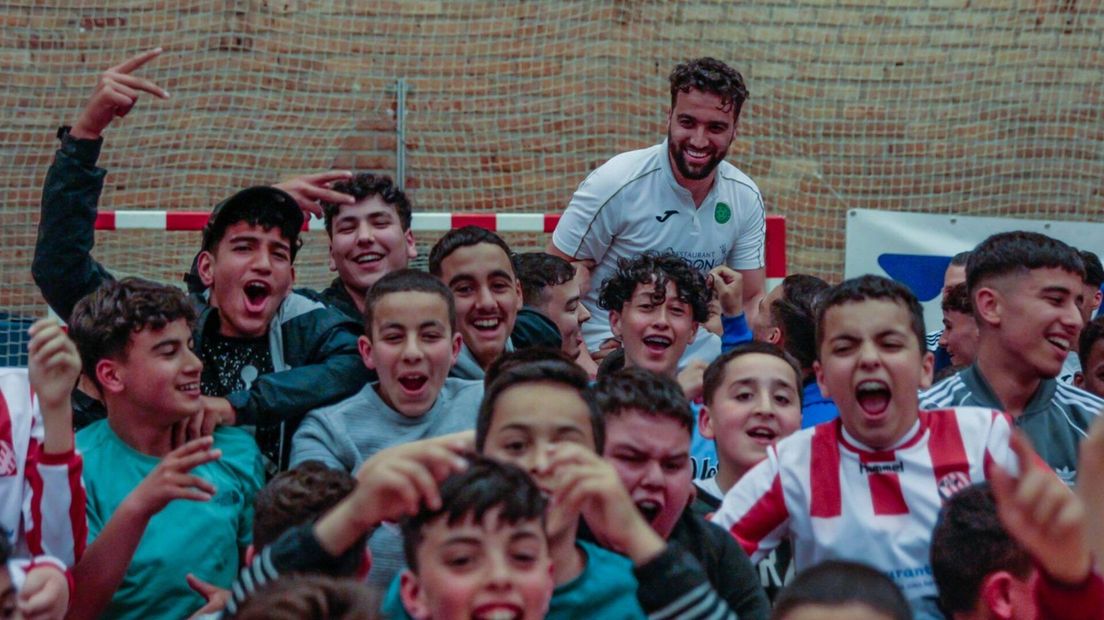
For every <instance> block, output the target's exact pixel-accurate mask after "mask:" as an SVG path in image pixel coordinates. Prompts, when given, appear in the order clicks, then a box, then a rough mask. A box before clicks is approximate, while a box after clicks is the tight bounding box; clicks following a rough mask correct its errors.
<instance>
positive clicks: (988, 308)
mask: <svg viewBox="0 0 1104 620" xmlns="http://www.w3.org/2000/svg"><path fill="white" fill-rule="evenodd" d="M1003 302H1004V300H1003V299H1002V298H1001V294H1000V292H999V291H997V289H995V288H991V287H988V286H983V287H981V288H979V289H978V290H977V291H975V292H974V316H975V317H977V319H978V323H979V325H981V324H985V325H990V326H992V327H999V326H1000V323H1001V310H1002V306H1003V305H1004V304H1003Z"/></svg>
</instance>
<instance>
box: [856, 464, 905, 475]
mask: <svg viewBox="0 0 1104 620" xmlns="http://www.w3.org/2000/svg"><path fill="white" fill-rule="evenodd" d="M859 471H860V472H862V473H864V474H867V475H870V474H899V473H901V472H903V471H905V464H904V463H902V462H901V461H893V462H892V463H859Z"/></svg>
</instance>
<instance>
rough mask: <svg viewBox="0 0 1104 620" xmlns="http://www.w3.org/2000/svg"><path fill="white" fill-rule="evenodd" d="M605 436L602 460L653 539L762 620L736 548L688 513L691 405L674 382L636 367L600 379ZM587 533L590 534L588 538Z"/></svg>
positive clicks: (748, 615) (756, 590)
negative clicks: (680, 552)
mask: <svg viewBox="0 0 1104 620" xmlns="http://www.w3.org/2000/svg"><path fill="white" fill-rule="evenodd" d="M595 392H596V394H597V399H598V409H599V410H600V411H601V412H602V417H603V421H604V423H605V427H606V431H605V435H606V446H605V449H604V450H603V456H604V458H605V459H606V460H607V461H609V462H610V464H611V465H613V467H614V469H616V470H617V474H618V476H620V478H621V482H622V483H623V484H624V485H625V487H626V489H627V490H628V491H629V496H630V497H631V498H632V500H633V503H634V504H636V507H637V509H638V510H639V511H640V512H641V514H643V515H644V518H645V519H647V520H648V522H649V524H651V526H652V528H653V529H654V530H655V531H656V533H657V534H659V535H660V536H662V537H663V538H664V539H665V540H668V541H675V542H678V543H679V544H680V545H682V547H683V548H684V549H686V550H687V551H689V552H690V553H691V554H692V555H693V556H694V557H695V558H697V560H698V562H700V563H701V565H702V567H703V568H704V569H705V572H706V574H707V575H708V576H709V581H710V583H712V584H713V588H714V589H715V590H716V591H717V594H718V595H720V597H721V598H723V599H724V600H725V601H727V602H728V605H729V607H730V608H731V609H732V611H734V612H735V613H736V615H737V617H739V618H745V619H752V618H762V619H765V618H766V617H767V616H769V615H770V603H769V602H768V601H767V598H766V596H765V595H764V593H763V589H762V588H760V587H759V577H758V575H757V573H756V571H755V568H754V567H753V566H752V565H751V562H750V561H748V557H747V554H746V553H744V551H743V549H741V548H740V545H739V544H737V543H736V541H735V540H733V539H732V537H731V536H730V535H729V534H728V532H726V531H725V530H723V529H722V528H720V527H718V526H717V525H715V524H713V523H710V522H708V521H706V520H705V518H704V517H702V516H700V515H698V514H695V513H693V512H692V511H691V510H690V503H691V502H692V500H693V496H694V485H693V482H692V481H691V473H692V472H691V468H690V454H689V452H690V436H691V434H692V433H691V429H692V428H693V427H694V424H695V422H694V419H693V414H692V413H691V412H690V402H689V401H688V400H687V399H686V396H685V395H684V394H683V393H682V388H681V387H680V386H679V385H678V383H677V382H675V380H674V379H672V378H670V377H667V376H664V375H658V374H656V373H653V372H651V371H647V370H643V369H640V368H625V369H622V370H619V371H617V372H615V373H613V374H611V375H608V376H606V377H603V378H602V379H601V380H599V381H598V384H597V386H596V387H595ZM588 534H589V532H588Z"/></svg>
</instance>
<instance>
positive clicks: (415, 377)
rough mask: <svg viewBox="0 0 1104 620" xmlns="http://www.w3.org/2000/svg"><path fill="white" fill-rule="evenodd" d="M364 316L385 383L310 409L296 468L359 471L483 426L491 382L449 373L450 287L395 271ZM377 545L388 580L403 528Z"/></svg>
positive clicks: (295, 450)
mask: <svg viewBox="0 0 1104 620" xmlns="http://www.w3.org/2000/svg"><path fill="white" fill-rule="evenodd" d="M364 316H365V319H364V321H365V326H364V335H362V336H361V337H360V339H359V345H360V351H361V357H362V359H363V360H364V365H365V366H366V367H368V368H370V369H372V370H374V371H375V372H376V373H377V374H378V375H379V381H377V382H373V383H367V384H366V385H364V387H363V388H362V389H361V390H360V391H359V392H357V393H356V394H354V395H352V396H350V397H349V398H347V399H345V400H343V401H341V402H339V403H336V404H333V405H330V406H328V407H323V408H321V409H317V410H315V411H312V412H310V413H309V414H307V417H306V418H305V419H304V420H303V423H302V424H301V425H300V427H299V430H298V431H297V432H296V433H295V438H294V441H293V445H292V453H291V462H292V465H293V466H296V465H299V464H301V463H304V462H306V461H321V462H322V463H325V464H326V465H328V466H330V467H334V468H337V469H342V470H344V471H347V472H350V473H351V472H355V471H357V469H358V468H359V467H360V466H361V464H363V463H364V461H365V460H367V459H369V458H371V457H372V456H373V455H374V454H376V453H377V452H379V451H380V450H383V449H385V448H388V447H390V446H395V445H399V444H403V443H408V442H412V441H417V440H421V439H427V438H430V437H437V436H440V435H445V434H449V433H454V432H460V431H465V430H472V429H474V428H475V418H476V412H477V411H478V409H479V402H480V400H481V399H482V398H483V382H481V381H470V380H465V379H457V378H454V377H449V376H448V373H449V370H450V369H451V368H452V365H453V363H455V362H456V358H457V355H458V354H459V352H460V333H459V331H457V330H456V328H455V325H456V309H455V306H454V304H453V300H452V293H451V292H449V290H448V288H447V287H446V286H445V285H444V284H442V283H441V281H439V280H438V279H436V278H434V277H433V276H431V275H429V274H428V273H425V272H422V271H415V270H413V269H401V270H399V271H392V272H391V273H389V274H387V275H385V276H384V277H382V278H380V279H379V281H378V282H376V283H375V285H373V286H372V288H371V289H370V290H369V292H368V296H367V297H366V299H365V305H364ZM369 544H370V546H371V549H372V556H373V564H372V571H371V572H370V573H369V579H370V581H371V582H372V583H375V584H379V585H386V584H387V583H389V582H390V581H391V578H392V577H394V576H395V575H396V574H397V573H398V571H399V570H401V569H402V568H403V553H402V545H401V541H400V540H399V537H398V533H397V531H396V530H395V529H394V528H393V527H391V528H381V529H380V530H379V531H378V532H377V533H376V534H375V535H374V536H372V538H371V539H370V541H369Z"/></svg>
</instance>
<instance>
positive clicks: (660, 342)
mask: <svg viewBox="0 0 1104 620" xmlns="http://www.w3.org/2000/svg"><path fill="white" fill-rule="evenodd" d="M644 346H645V347H647V348H648V350H649V351H651V352H652V353H663V352H665V351H666V350H667V349H669V348H671V339H670V338H668V337H666V336H645V337H644Z"/></svg>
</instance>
